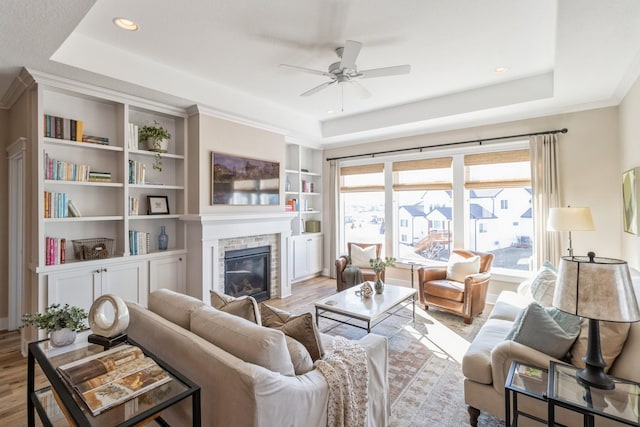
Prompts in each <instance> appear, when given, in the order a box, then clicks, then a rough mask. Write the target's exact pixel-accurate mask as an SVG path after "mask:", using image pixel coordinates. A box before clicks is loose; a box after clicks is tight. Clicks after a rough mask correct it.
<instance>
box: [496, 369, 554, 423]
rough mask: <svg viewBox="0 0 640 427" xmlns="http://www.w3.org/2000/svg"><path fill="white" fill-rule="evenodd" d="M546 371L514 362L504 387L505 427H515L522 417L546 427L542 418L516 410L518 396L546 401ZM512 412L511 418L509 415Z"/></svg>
mask: <svg viewBox="0 0 640 427" xmlns="http://www.w3.org/2000/svg"><path fill="white" fill-rule="evenodd" d="M547 379H548V371H547V370H546V369H544V368H540V367H537V366H530V365H527V364H524V363H521V362H518V361H516V360H514V361H513V362H511V367H510V368H509V375H507V381H506V382H505V385H504V399H505V402H504V414H505V425H506V427H511V426H513V427H517V426H518V416H520V415H522V416H523V417H527V418H529V419H532V420H535V421H537V422H539V423H541V424H544V425H546V424H547V421H546V420H543V419H542V418H539V417H536V416H534V415H531V414H527V413H525V412H523V411H521V410H519V409H518V395H519V394H522V395H524V396H528V397H531V398H533V399H537V400H541V401H546V400H547V399H546V395H547ZM512 412H513V417H512V416H511V413H512Z"/></svg>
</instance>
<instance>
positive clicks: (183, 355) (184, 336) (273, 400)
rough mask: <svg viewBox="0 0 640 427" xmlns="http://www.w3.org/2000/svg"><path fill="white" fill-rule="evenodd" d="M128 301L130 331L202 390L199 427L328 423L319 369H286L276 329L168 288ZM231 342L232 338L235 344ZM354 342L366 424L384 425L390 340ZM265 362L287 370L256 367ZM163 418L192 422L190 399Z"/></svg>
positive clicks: (325, 391) (324, 386) (325, 341)
mask: <svg viewBox="0 0 640 427" xmlns="http://www.w3.org/2000/svg"><path fill="white" fill-rule="evenodd" d="M127 306H128V308H129V313H130V318H131V320H130V325H129V329H128V331H127V332H128V334H129V336H130V337H131V338H132V339H134V340H135V341H137V342H138V343H139V344H140V345H142V346H143V347H145V348H147V349H148V350H150V351H151V352H153V353H154V354H155V355H157V356H158V357H159V358H161V359H162V360H164V361H165V362H167V363H169V364H170V365H171V366H173V367H174V368H176V369H177V370H178V371H180V372H181V373H182V374H183V375H185V376H187V377H188V378H190V379H191V380H192V381H194V382H195V383H196V384H198V385H199V386H200V387H201V406H202V425H203V426H225V427H227V426H264V427H272V426H310V427H312V426H317V427H325V426H326V425H327V402H328V393H329V387H328V384H327V382H326V380H325V378H324V376H323V375H322V374H321V373H320V371H319V370H318V369H312V370H311V371H309V372H307V373H305V374H301V375H296V374H294V373H293V372H291V369H292V368H291V364H292V362H291V360H289V359H287V358H290V355H289V352H288V351H287V347H286V346H285V347H284V351H283V350H282V343H283V342H284V341H285V339H284V334H283V333H282V332H281V331H279V330H276V329H271V328H266V327H263V326H258V325H256V324H252V323H251V322H248V321H246V320H245V319H241V318H239V317H237V316H233V315H231V314H228V313H224V312H221V311H218V310H215V309H213V308H210V307H206V308H202V307H203V306H205V304H204V303H203V302H202V301H200V300H197V299H195V298H191V297H189V296H186V295H181V294H177V293H174V292H171V291H167V290H161V291H156V292H153V293H151V294H150V296H149V309H146V308H144V307H142V306H140V305H138V304H135V303H127ZM197 313H199V314H197ZM203 319H206V320H203ZM194 331H198V333H199V334H200V335H198V334H196V333H195V332H194ZM225 334H226V336H223V335H225ZM203 336H205V337H207V338H208V339H209V340H210V341H215V340H227V342H226V343H225V344H224V345H225V346H226V348H227V349H230V348H232V351H233V352H234V353H236V354H243V357H244V358H246V359H250V360H252V361H254V362H255V363H250V362H247V361H245V360H243V359H242V358H240V357H237V356H236V355H234V354H232V353H231V352H230V351H225V350H223V349H222V348H221V347H220V346H219V345H216V344H214V343H213V342H210V341H208V340H207V339H205V338H203ZM320 338H321V340H322V343H323V346H324V348H325V349H327V348H329V345H330V343H331V341H332V340H333V337H331V336H328V335H324V334H320ZM229 339H231V340H233V341H234V343H233V345H232V347H229V346H228V345H229V341H228V340H229ZM358 342H359V344H361V345H362V346H363V347H364V349H365V351H366V357H367V363H368V373H369V390H368V397H369V399H368V407H367V420H368V423H367V424H368V426H384V425H386V423H387V420H388V415H389V398H388V379H387V372H388V353H387V339H386V337H382V336H379V335H375V334H368V335H366V336H365V337H363V338H362V339H360V340H359V341H358ZM274 348H275V349H274ZM243 352H244V353H243ZM265 363H266V364H269V365H270V366H271V367H272V369H274V370H276V371H281V372H285V373H286V374H283V373H280V372H275V371H274V370H271V369H267V368H265V367H263V366H261V365H260V364H265ZM296 369H297V368H296ZM163 418H165V419H166V420H167V421H168V422H169V423H170V424H171V425H177V426H180V425H191V402H190V401H189V400H187V401H184V402H182V403H181V404H179V405H176V406H174V407H173V408H170V409H169V410H167V411H165V412H164V413H163Z"/></svg>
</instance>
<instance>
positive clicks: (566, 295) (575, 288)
mask: <svg viewBox="0 0 640 427" xmlns="http://www.w3.org/2000/svg"><path fill="white" fill-rule="evenodd" d="M590 255H592V256H593V257H592V258H590V257H582V256H580V257H562V258H561V259H560V266H559V268H558V279H557V281H556V289H555V293H554V295H553V305H554V307H557V308H559V309H560V310H562V311H564V312H567V313H571V314H574V315H576V316H582V317H586V318H589V319H597V320H605V321H611V322H636V321H638V320H640V309H639V308H638V302H637V300H636V296H635V292H634V290H633V282H632V281H631V275H630V274H629V268H628V267H627V263H626V262H625V261H621V260H617V259H611V258H596V257H595V255H594V254H593V252H590Z"/></svg>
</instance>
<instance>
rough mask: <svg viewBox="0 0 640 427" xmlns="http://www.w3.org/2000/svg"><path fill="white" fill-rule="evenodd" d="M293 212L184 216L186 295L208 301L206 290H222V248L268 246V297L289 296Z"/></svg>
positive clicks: (207, 291)
mask: <svg viewBox="0 0 640 427" xmlns="http://www.w3.org/2000/svg"><path fill="white" fill-rule="evenodd" d="M294 218H295V214H294V213H283V212H273V213H259V214H253V213H238V214H230V213H226V214H211V215H186V216H184V217H181V219H182V220H183V221H185V222H186V224H187V249H188V256H187V289H186V291H187V294H189V295H191V296H194V297H196V298H200V299H202V300H203V301H205V302H208V301H209V290H210V289H214V290H216V291H218V292H224V251H225V250H227V249H241V248H248V247H256V246H262V245H265V244H268V245H270V246H271V298H283V297H287V296H289V295H291V279H290V277H289V266H288V262H287V259H288V257H287V241H288V238H289V237H290V236H291V223H292V221H293V220H294Z"/></svg>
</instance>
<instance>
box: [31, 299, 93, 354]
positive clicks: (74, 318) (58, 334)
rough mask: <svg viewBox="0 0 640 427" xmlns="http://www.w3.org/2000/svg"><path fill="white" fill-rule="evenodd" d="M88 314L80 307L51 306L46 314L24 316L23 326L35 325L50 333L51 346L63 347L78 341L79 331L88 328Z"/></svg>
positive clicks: (67, 305) (66, 305)
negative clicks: (86, 322) (86, 321)
mask: <svg viewBox="0 0 640 427" xmlns="http://www.w3.org/2000/svg"><path fill="white" fill-rule="evenodd" d="M86 319H87V313H86V312H85V311H84V309H82V308H80V307H74V306H70V305H69V304H65V305H64V307H63V306H61V305H60V304H51V305H50V306H49V307H47V309H46V310H45V311H44V313H27V314H24V315H23V316H22V324H23V326H27V325H34V326H37V327H38V328H39V329H44V330H46V331H47V332H48V333H49V338H50V340H51V345H53V346H54V347H62V346H65V345H69V344H72V343H73V342H74V341H75V340H76V333H77V331H82V330H84V329H86V328H87V326H86V324H85V323H84V321H85V320H86Z"/></svg>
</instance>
